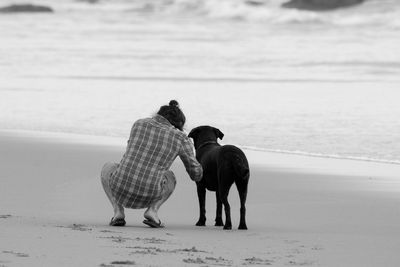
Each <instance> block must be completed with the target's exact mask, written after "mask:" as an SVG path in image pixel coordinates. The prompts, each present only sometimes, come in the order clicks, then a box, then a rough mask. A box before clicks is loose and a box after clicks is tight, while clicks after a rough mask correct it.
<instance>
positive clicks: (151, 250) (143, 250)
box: [126, 246, 208, 255]
mask: <svg viewBox="0 0 400 267" xmlns="http://www.w3.org/2000/svg"><path fill="white" fill-rule="evenodd" d="M126 248H132V249H135V250H134V251H133V252H131V253H130V254H131V255H132V254H144V255H157V254H159V253H175V254H176V253H185V254H192V253H208V252H207V251H204V250H199V249H197V248H196V247H192V248H183V249H181V248H180V249H161V248H157V247H142V246H135V247H126Z"/></svg>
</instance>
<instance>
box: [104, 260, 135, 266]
mask: <svg viewBox="0 0 400 267" xmlns="http://www.w3.org/2000/svg"><path fill="white" fill-rule="evenodd" d="M119 265H136V263H135V262H134V261H112V262H111V263H110V264H104V263H102V264H100V267H114V266H119Z"/></svg>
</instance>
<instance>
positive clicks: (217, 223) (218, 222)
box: [215, 190, 224, 226]
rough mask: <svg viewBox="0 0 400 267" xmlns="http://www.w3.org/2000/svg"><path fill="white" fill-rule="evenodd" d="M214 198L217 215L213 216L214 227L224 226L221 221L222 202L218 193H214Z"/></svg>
mask: <svg viewBox="0 0 400 267" xmlns="http://www.w3.org/2000/svg"><path fill="white" fill-rule="evenodd" d="M215 198H216V199H217V214H216V215H215V226H224V222H223V220H222V201H221V198H220V197H219V191H218V190H217V191H216V192H215Z"/></svg>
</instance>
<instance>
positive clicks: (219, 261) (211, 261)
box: [182, 257, 232, 266]
mask: <svg viewBox="0 0 400 267" xmlns="http://www.w3.org/2000/svg"><path fill="white" fill-rule="evenodd" d="M182 261H183V262H185V263H192V264H207V265H218V266H231V265H232V261H231V260H227V259H224V258H222V257H219V258H214V257H205V258H204V259H202V258H199V257H198V258H196V259H192V258H188V259H183V260H182Z"/></svg>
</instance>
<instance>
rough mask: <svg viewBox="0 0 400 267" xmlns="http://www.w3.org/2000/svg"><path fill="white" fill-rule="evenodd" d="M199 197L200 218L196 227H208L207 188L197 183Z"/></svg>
mask: <svg viewBox="0 0 400 267" xmlns="http://www.w3.org/2000/svg"><path fill="white" fill-rule="evenodd" d="M196 185H197V196H198V198H199V208H200V217H199V220H198V221H197V223H196V226H205V225H206V187H205V186H204V185H202V184H200V183H197V184H196Z"/></svg>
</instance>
